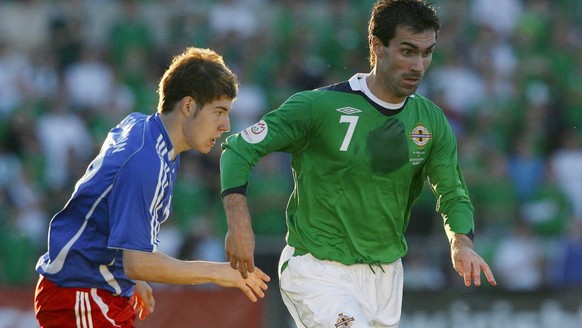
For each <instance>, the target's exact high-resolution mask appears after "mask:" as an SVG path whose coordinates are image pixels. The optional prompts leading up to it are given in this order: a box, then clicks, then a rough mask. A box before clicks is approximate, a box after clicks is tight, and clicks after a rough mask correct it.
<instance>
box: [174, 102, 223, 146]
mask: <svg viewBox="0 0 582 328" xmlns="http://www.w3.org/2000/svg"><path fill="white" fill-rule="evenodd" d="M232 103H233V100H232V99H226V98H221V99H219V100H215V101H213V102H211V103H208V104H206V105H205V106H204V107H202V108H201V109H199V110H198V111H194V113H193V114H192V115H191V116H190V117H188V119H187V120H186V121H185V123H184V125H183V133H184V136H185V137H186V142H187V143H188V146H189V147H191V148H192V149H194V150H197V151H199V152H201V153H203V154H207V153H209V152H210V150H211V149H212V147H213V146H214V145H215V144H216V141H217V140H218V139H220V137H221V136H222V133H224V132H228V131H230V118H229V117H228V115H229V113H230V110H231V109H232Z"/></svg>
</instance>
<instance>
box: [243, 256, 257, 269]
mask: <svg viewBox="0 0 582 328" xmlns="http://www.w3.org/2000/svg"><path fill="white" fill-rule="evenodd" d="M245 266H246V268H247V271H248V272H255V260H254V259H253V258H252V257H251V258H250V259H249V260H247V261H245Z"/></svg>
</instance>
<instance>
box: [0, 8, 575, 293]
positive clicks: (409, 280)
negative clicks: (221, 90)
mask: <svg viewBox="0 0 582 328" xmlns="http://www.w3.org/2000/svg"><path fill="white" fill-rule="evenodd" d="M373 2H374V1H373V0H313V1H307V0H294V1H284V0H219V1H211V0H196V1H190V0H168V1H154V0H123V1H121V0H117V1H116V0H49V1H43V0H20V1H16V0H14V1H9V0H0V136H1V138H0V285H4V286H6V285H30V284H33V283H34V282H35V280H36V274H35V272H34V270H33V268H34V265H35V262H36V259H37V258H38V256H39V255H40V254H41V253H43V252H45V251H46V234H47V227H48V222H49V220H50V218H51V216H52V215H54V213H55V212H56V211H58V210H60V209H61V208H62V206H63V205H64V204H65V203H66V201H67V199H68V197H69V196H70V194H71V192H72V191H73V189H74V184H75V181H76V180H77V179H78V178H79V177H80V176H81V175H82V174H83V173H84V170H85V168H86V166H87V164H88V162H89V161H90V160H91V159H92V157H93V156H94V155H95V154H96V153H97V152H98V151H99V147H100V146H101V143H102V141H103V139H104V136H105V135H106V133H107V131H108V130H109V129H110V128H111V127H113V126H114V125H115V124H116V123H117V122H118V121H119V120H120V119H121V118H122V117H124V116H125V115H126V114H128V113H130V112H134V111H140V112H144V113H153V112H154V111H155V110H156V105H157V94H156V89H157V84H158V81H159V78H160V77H161V74H162V72H163V71H164V69H165V68H166V67H167V65H168V64H169V62H170V60H171V58H172V56H173V55H174V54H176V53H178V52H181V51H182V50H183V48H185V47H187V46H197V47H208V48H212V49H214V50H216V51H218V52H219V53H221V54H222V55H223V56H224V58H225V61H226V63H227V65H229V66H230V67H231V68H232V69H233V71H235V73H236V74H237V75H238V77H239V80H240V91H239V96H238V98H237V100H236V101H235V103H234V108H233V111H232V116H231V122H232V130H231V133H236V132H238V131H239V130H241V129H243V128H245V127H247V126H249V125H251V124H252V123H254V122H255V121H256V120H257V119H258V118H259V117H260V116H261V115H262V114H264V113H265V112H267V111H270V110H272V109H274V108H276V107H277V106H278V105H279V104H281V102H282V101H284V100H285V99H286V98H287V97H289V96H291V95H292V94H293V93H295V92H297V91H300V90H305V89H312V88H315V87H319V86H323V85H327V84H331V83H335V82H339V81H342V80H345V79H348V78H349V77H351V76H352V75H353V74H354V73H356V72H368V71H369V66H368V60H367V57H368V48H367V26H366V24H367V20H368V16H369V12H370V9H371V6H372V4H373ZM434 3H435V5H436V6H437V7H438V10H439V14H440V17H441V20H442V29H441V32H440V34H439V37H438V43H437V48H436V51H435V54H434V58H433V63H432V66H431V68H430V69H429V71H428V73H427V75H426V76H425V79H424V81H423V83H422V86H421V88H420V89H419V92H420V93H422V94H424V95H425V96H427V97H428V98H430V99H432V100H433V101H434V102H435V103H437V105H439V106H440V107H441V108H442V109H443V111H445V113H446V114H447V116H448V117H449V119H450V121H451V123H452V125H453V128H454V130H455V132H456V134H457V138H458V145H459V155H460V160H461V165H462V168H463V173H464V175H465V178H466V182H467V184H468V186H469V191H470V193H471V197H472V200H473V202H474V205H475V208H476V212H475V219H476V239H475V243H476V247H477V248H478V249H480V253H481V254H484V255H485V257H486V259H487V260H488V261H489V263H490V264H491V265H492V267H493V270H494V272H495V273H496V275H497V280H498V282H499V284H500V288H503V289H507V290H515V291H534V290H540V289H544V288H563V287H567V286H572V285H574V284H578V285H582V2H581V1H579V0H435V1H434ZM219 156H220V149H219V147H215V149H213V151H212V152H211V153H210V154H209V156H201V155H199V154H195V153H189V154H186V155H184V156H183V158H182V165H181V172H180V176H179V178H178V185H177V186H176V189H177V190H176V192H175V197H174V212H173V216H172V218H171V219H170V220H168V222H166V223H165V224H164V226H163V228H162V231H161V235H160V239H161V249H162V250H163V251H165V252H167V253H169V254H172V255H174V256H178V257H181V258H198V259H207V260H223V259H224V251H223V236H224V233H225V230H226V229H225V220H224V214H223V212H222V205H221V202H220V182H219V179H218V160H219ZM254 172H255V173H254V175H253V177H252V181H251V184H250V192H249V193H250V195H249V198H250V201H251V202H250V206H251V211H252V212H253V213H254V222H253V224H254V225H255V233H256V235H257V239H258V245H260V246H261V249H258V250H257V251H258V252H259V255H260V254H268V255H271V256H272V258H275V257H276V256H278V253H279V250H280V248H279V245H280V242H281V241H282V240H283V238H284V234H285V216H284V212H283V210H284V207H285V205H286V203H287V197H288V195H289V193H290V191H291V188H292V178H291V174H290V171H289V158H288V157H287V156H286V155H283V154H272V155H269V156H267V157H266V158H265V159H264V160H263V161H261V162H260V163H259V168H258V169H256V170H255V171H254ZM434 208H435V200H434V197H433V196H432V195H431V194H430V191H429V190H428V188H425V192H424V193H423V195H422V196H421V198H420V200H419V201H418V203H417V206H416V207H415V209H414V212H413V213H412V217H411V221H410V229H409V232H408V236H409V244H410V254H409V255H408V256H407V257H406V258H405V261H406V262H407V263H406V264H405V266H406V270H405V272H406V285H407V288H410V289H417V290H426V289H429V290H438V289H441V288H444V287H445V286H447V284H449V283H450V282H449V280H451V279H458V278H457V277H451V275H453V274H454V271H453V270H452V269H451V265H450V260H449V259H448V256H449V255H448V249H447V244H446V239H445V237H444V233H443V231H442V225H441V219H440V218H439V216H438V215H437V214H436V213H435V211H434ZM433 246H434V247H433ZM274 265H276V263H275V264H274Z"/></svg>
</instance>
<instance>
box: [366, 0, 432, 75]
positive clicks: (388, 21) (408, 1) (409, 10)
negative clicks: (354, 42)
mask: <svg viewBox="0 0 582 328" xmlns="http://www.w3.org/2000/svg"><path fill="white" fill-rule="evenodd" d="M399 26H404V27H406V28H408V29H410V30H411V31H413V32H415V33H421V32H424V31H426V30H433V31H434V32H435V36H437V37H438V33H439V29H440V26H441V23H440V20H439V18H438V16H437V13H436V9H435V8H434V7H433V5H432V4H431V3H427V2H426V1H424V0H378V1H377V2H376V4H374V7H373V8H372V13H371V15H370V21H369V23H368V46H370V66H372V67H374V65H375V63H376V57H375V56H374V53H373V52H372V47H371V42H372V38H373V37H377V38H378V39H380V41H382V43H383V44H384V45H385V46H388V44H389V43H390V40H392V38H393V37H394V35H395V34H396V29H397V28H398V27H399Z"/></svg>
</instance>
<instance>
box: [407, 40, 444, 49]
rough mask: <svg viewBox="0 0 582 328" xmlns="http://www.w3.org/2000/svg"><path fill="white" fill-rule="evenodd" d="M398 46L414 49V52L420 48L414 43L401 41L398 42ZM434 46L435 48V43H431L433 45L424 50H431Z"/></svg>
mask: <svg viewBox="0 0 582 328" xmlns="http://www.w3.org/2000/svg"><path fill="white" fill-rule="evenodd" d="M400 45H403V46H408V47H411V48H413V49H415V50H419V49H420V48H419V47H418V46H417V45H416V44H414V43H412V42H408V41H402V42H400ZM435 46H436V42H435V43H433V44H432V45H431V46H430V47H428V48H426V50H431V49H433V48H434V47H435Z"/></svg>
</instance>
